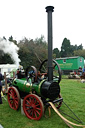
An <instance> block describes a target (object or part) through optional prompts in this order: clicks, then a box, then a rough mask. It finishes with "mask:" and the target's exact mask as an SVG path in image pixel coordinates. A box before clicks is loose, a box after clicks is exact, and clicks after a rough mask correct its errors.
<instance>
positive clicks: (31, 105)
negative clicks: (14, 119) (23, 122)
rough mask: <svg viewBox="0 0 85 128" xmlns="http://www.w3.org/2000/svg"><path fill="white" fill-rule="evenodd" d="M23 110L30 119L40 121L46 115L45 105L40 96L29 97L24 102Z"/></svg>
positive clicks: (31, 95) (32, 95) (30, 95)
mask: <svg viewBox="0 0 85 128" xmlns="http://www.w3.org/2000/svg"><path fill="white" fill-rule="evenodd" d="M23 110H24V113H25V115H26V116H27V117H28V118H29V119H33V120H39V119H40V118H41V117H42V116H43V113H44V105H43V102H42V100H41V99H40V98H39V96H37V95H35V94H29V95H27V96H26V97H25V98H24V100H23Z"/></svg>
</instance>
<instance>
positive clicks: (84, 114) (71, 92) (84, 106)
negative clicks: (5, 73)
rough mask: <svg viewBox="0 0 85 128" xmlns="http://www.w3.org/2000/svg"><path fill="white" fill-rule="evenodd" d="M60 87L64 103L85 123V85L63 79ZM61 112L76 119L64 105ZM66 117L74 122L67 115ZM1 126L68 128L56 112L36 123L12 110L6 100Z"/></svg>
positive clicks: (0, 117) (9, 127) (7, 127)
mask: <svg viewBox="0 0 85 128" xmlns="http://www.w3.org/2000/svg"><path fill="white" fill-rule="evenodd" d="M60 86H61V95H62V97H63V101H64V102H65V103H66V104H67V105H68V106H69V107H70V108H71V109H72V111H73V112H74V113H75V114H76V115H77V116H78V117H79V118H80V119H81V120H82V121H83V122H85V83H80V81H79V80H72V79H62V80H61V82H60ZM60 110H62V111H63V112H65V113H67V114H69V115H71V116H72V117H74V115H73V114H72V113H71V112H70V111H69V109H68V108H67V107H66V106H65V105H64V103H63V104H62V106H61V108H60ZM64 117H66V118H67V119H69V120H70V121H73V120H72V119H70V118H69V117H67V116H65V115H64ZM73 122H75V123H77V122H76V121H73ZM0 124H1V125H2V126H3V127H4V128H68V126H67V125H66V124H65V123H64V122H63V121H62V119H61V118H60V117H59V116H58V115H57V114H56V113H55V112H54V110H51V117H50V118H45V116H43V117H42V118H41V119H40V120H39V121H34V120H30V119H28V118H27V117H26V116H24V115H22V114H21V110H20V109H19V110H18V111H15V110H12V109H11V108H10V107H9V105H8V102H7V101H5V100H4V98H3V104H2V105H0ZM74 128H76V127H74Z"/></svg>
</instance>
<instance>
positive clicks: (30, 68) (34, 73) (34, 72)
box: [25, 66, 37, 82]
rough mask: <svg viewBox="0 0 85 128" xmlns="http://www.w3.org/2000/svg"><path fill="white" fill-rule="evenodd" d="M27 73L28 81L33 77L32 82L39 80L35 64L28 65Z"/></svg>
mask: <svg viewBox="0 0 85 128" xmlns="http://www.w3.org/2000/svg"><path fill="white" fill-rule="evenodd" d="M25 75H26V77H27V81H28V79H29V78H31V80H32V82H36V81H37V69H36V68H35V67H34V66H28V67H27V68H26V71H25Z"/></svg>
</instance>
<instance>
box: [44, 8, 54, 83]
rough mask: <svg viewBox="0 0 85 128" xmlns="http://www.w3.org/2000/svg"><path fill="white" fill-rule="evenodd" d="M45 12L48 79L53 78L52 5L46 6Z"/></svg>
mask: <svg viewBox="0 0 85 128" xmlns="http://www.w3.org/2000/svg"><path fill="white" fill-rule="evenodd" d="M45 9H46V12H47V13H48V81H52V80H53V66H52V44H53V43H52V12H53V11H54V10H53V9H54V7H53V6H47V7H46V8H45Z"/></svg>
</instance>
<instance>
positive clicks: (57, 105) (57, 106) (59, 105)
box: [55, 94, 62, 109]
mask: <svg viewBox="0 0 85 128" xmlns="http://www.w3.org/2000/svg"><path fill="white" fill-rule="evenodd" d="M58 98H62V97H61V94H59V96H58ZM61 105H62V101H61V102H59V103H56V104H55V106H56V108H57V109H59V108H60V107H61Z"/></svg>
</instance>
